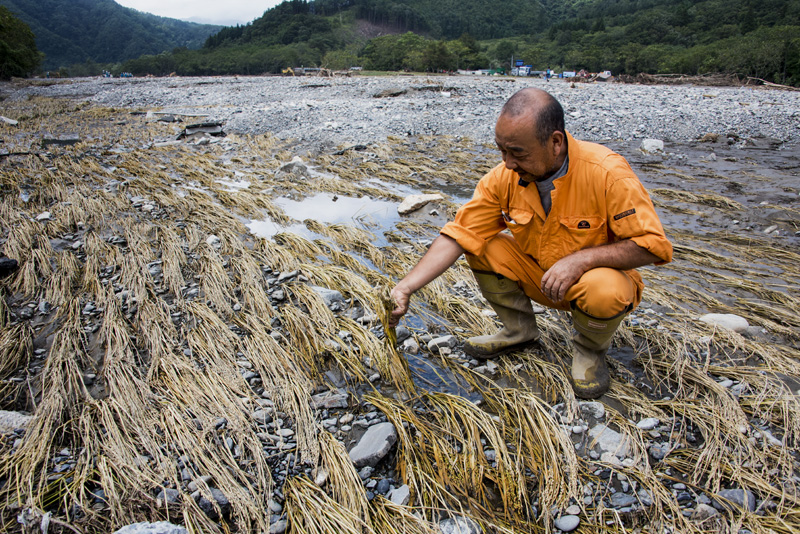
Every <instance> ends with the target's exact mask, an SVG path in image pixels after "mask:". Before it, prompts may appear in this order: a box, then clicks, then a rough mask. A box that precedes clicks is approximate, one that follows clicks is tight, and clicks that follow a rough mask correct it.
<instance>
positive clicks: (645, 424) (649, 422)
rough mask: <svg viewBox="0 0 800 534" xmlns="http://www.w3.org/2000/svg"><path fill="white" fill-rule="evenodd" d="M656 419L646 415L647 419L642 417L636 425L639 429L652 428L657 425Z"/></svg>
mask: <svg viewBox="0 0 800 534" xmlns="http://www.w3.org/2000/svg"><path fill="white" fill-rule="evenodd" d="M658 422H659V421H658V419H656V418H655V417H648V418H647V419H642V420H641V421H639V422H638V423H636V427H637V428H638V429H639V430H653V429H654V428H655V427H657V426H658Z"/></svg>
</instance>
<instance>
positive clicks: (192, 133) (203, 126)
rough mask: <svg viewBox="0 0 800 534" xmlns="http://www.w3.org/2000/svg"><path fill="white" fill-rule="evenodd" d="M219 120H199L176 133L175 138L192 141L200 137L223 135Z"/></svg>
mask: <svg viewBox="0 0 800 534" xmlns="http://www.w3.org/2000/svg"><path fill="white" fill-rule="evenodd" d="M222 124H223V123H222V122H221V121H208V122H200V123H197V124H190V125H188V126H186V128H184V129H183V131H182V132H181V133H180V134H178V137H177V138H176V140H178V141H181V140H187V141H194V140H197V139H198V138H202V137H225V135H226V134H225V131H224V130H223V129H222Z"/></svg>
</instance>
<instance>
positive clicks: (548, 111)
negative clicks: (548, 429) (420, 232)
mask: <svg viewBox="0 0 800 534" xmlns="http://www.w3.org/2000/svg"><path fill="white" fill-rule="evenodd" d="M495 140H496V142H497V147H498V148H499V149H500V153H501V155H502V157H503V164H501V165H498V166H497V167H495V168H494V169H493V170H492V171H490V172H489V173H488V174H487V175H486V176H484V177H483V178H482V179H481V181H480V182H479V183H478V185H477V187H476V189H475V194H474V196H473V198H472V200H471V201H469V202H468V203H466V204H464V205H463V206H462V207H461V209H459V211H458V213H457V214H456V217H455V220H454V221H452V222H449V223H447V224H446V225H445V226H444V228H442V230H441V234H440V235H439V237H437V238H436V240H434V242H433V244H431V247H430V249H429V250H428V252H427V253H426V254H425V256H423V257H422V259H421V260H420V262H419V263H418V264H417V265H416V266H415V267H414V268H413V269H412V270H411V271H410V272H409V273H408V275H406V276H405V277H404V278H403V279H402V280H401V281H400V282H399V283H398V284H397V285H396V286H395V288H394V289H393V290H392V293H391V295H392V298H393V299H394V302H395V303H396V305H397V307H396V308H395V309H394V310H393V311H392V319H391V322H392V323H393V324H397V322H398V321H399V320H400V318H401V317H402V316H403V315H404V314H405V313H406V312H407V311H408V302H409V298H410V296H411V294H413V293H414V292H415V291H417V290H418V289H419V288H421V287H423V286H424V285H426V284H427V283H429V282H431V281H432V280H433V279H435V278H436V277H437V276H439V275H440V274H442V273H443V272H444V271H445V270H446V269H447V268H448V267H450V266H451V265H452V264H453V263H455V261H456V260H457V259H458V258H459V257H460V256H461V254H466V258H467V262H468V263H469V265H470V267H471V268H472V270H473V272H474V274H475V278H476V280H477V282H478V285H479V287H480V289H481V293H483V296H484V297H485V298H486V300H487V301H488V302H489V304H490V305H491V306H492V308H493V309H494V310H495V311H496V312H497V317H498V318H499V319H500V321H501V322H502V323H503V328H502V329H501V330H500V331H499V332H498V333H496V334H494V335H487V336H478V337H473V338H470V339H468V340H466V342H465V344H464V351H465V352H466V353H467V354H469V355H470V356H473V357H475V358H479V359H486V358H492V357H494V356H496V355H498V354H502V353H504V352H508V351H509V350H514V349H518V348H522V347H524V346H526V345H529V344H532V343H534V342H536V341H537V340H538V339H539V330H538V329H537V327H536V316H535V315H534V313H533V308H532V306H531V302H530V299H533V300H535V301H536V302H537V303H539V304H542V305H544V306H548V307H551V308H556V309H560V310H570V311H571V312H572V318H573V325H574V327H575V330H576V331H577V334H576V335H575V337H574V338H573V359H572V369H571V383H572V386H573V390H574V391H575V394H576V395H577V396H579V397H581V398H597V397H599V396H601V395H602V394H603V393H605V392H606V391H607V390H608V387H609V374H608V367H607V365H606V361H605V354H606V352H607V351H608V348H609V346H610V345H611V338H612V337H613V336H614V332H615V331H616V329H617V327H618V326H619V324H620V323H621V322H622V319H623V318H624V316H625V315H626V314H627V313H628V312H629V311H631V310H632V309H633V308H634V307H636V306H637V305H638V304H639V302H640V301H641V296H642V289H643V287H644V284H643V283H642V278H641V276H639V274H638V273H637V272H636V271H634V270H633V269H635V268H637V267H641V266H643V265H649V264H652V263H655V264H662V263H666V262H668V261H670V260H671V259H672V245H671V244H670V242H669V241H668V240H667V238H666V237H665V235H664V230H663V228H662V226H661V222H660V221H659V219H658V216H657V215H656V213H655V210H654V208H653V204H652V202H651V200H650V197H649V196H648V194H647V191H645V189H644V187H643V186H642V184H641V182H640V181H639V179H638V178H637V177H636V175H635V174H634V172H633V171H632V170H631V168H630V165H628V162H627V161H625V159H624V158H623V157H622V156H620V155H619V154H615V153H614V152H612V151H611V150H608V149H607V148H605V147H602V146H600V145H597V144H594V143H587V142H584V141H578V140H576V139H574V138H573V137H572V136H571V135H569V134H568V133H567V132H566V130H565V129H564V110H563V109H562V107H561V105H560V104H559V103H558V101H557V100H556V99H555V98H553V97H552V96H551V95H550V94H548V93H546V92H544V91H541V90H539V89H532V88H528V89H523V90H521V91H519V92H518V93H516V94H514V95H513V96H512V97H511V98H510V99H509V100H508V102H506V104H505V105H504V106H503V109H502V112H501V114H500V117H499V118H498V120H497V124H496V126H495ZM506 229H508V230H509V232H503V231H504V230H506Z"/></svg>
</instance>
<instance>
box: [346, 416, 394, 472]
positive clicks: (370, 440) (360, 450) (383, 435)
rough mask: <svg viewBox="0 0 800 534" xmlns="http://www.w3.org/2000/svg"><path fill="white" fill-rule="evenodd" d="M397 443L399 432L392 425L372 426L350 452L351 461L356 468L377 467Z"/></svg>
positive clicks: (379, 424)
mask: <svg viewBox="0 0 800 534" xmlns="http://www.w3.org/2000/svg"><path fill="white" fill-rule="evenodd" d="M396 441H397V431H396V430H395V429H394V425H393V424H392V423H378V424H377V425H372V426H371V427H369V429H368V430H367V431H366V432H365V433H364V435H363V436H361V439H360V440H359V441H358V443H357V444H356V446H355V447H353V448H352V449H351V450H350V460H352V462H353V464H354V465H355V466H356V467H363V466H365V465H368V466H370V467H375V465H376V464H377V463H378V462H380V461H381V460H382V459H383V457H384V456H386V455H387V454H388V453H389V450H390V449H391V448H392V445H394V444H395V442H396Z"/></svg>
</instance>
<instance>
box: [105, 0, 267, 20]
mask: <svg viewBox="0 0 800 534" xmlns="http://www.w3.org/2000/svg"><path fill="white" fill-rule="evenodd" d="M115 1H116V2H117V3H118V4H120V5H123V6H125V7H132V8H133V9H137V10H139V11H144V12H145V13H152V14H153V15H160V16H162V17H170V18H173V19H181V20H189V21H192V22H203V23H207V24H223V25H226V26H230V25H234V24H244V23H247V22H250V21H251V20H253V19H255V18H258V17H260V16H261V15H263V14H264V11H266V10H267V9H269V8H271V7H273V6H276V5H278V4H280V3H281V1H282V0H115Z"/></svg>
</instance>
